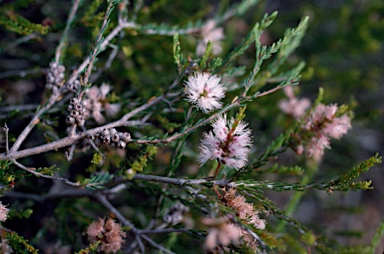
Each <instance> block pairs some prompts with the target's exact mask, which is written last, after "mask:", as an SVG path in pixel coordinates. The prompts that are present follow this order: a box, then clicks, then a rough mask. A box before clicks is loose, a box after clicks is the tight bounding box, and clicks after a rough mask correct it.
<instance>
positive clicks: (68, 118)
mask: <svg viewBox="0 0 384 254" xmlns="http://www.w3.org/2000/svg"><path fill="white" fill-rule="evenodd" d="M65 122H66V123H67V124H68V125H71V124H75V122H76V120H75V118H74V117H72V116H67V118H66V119H65Z"/></svg>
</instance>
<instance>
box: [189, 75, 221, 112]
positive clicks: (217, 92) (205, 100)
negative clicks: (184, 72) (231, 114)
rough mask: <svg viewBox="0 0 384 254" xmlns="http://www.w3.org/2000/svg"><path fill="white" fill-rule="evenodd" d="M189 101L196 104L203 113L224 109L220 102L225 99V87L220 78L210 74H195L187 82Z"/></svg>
mask: <svg viewBox="0 0 384 254" xmlns="http://www.w3.org/2000/svg"><path fill="white" fill-rule="evenodd" d="M186 87H187V91H186V93H187V97H188V101H189V102H191V103H192V104H195V105H196V107H197V108H199V109H201V110H202V111H203V113H205V114H206V113H208V112H210V111H212V110H214V109H219V108H221V107H222V104H221V102H220V100H221V99H222V98H224V96H225V95H224V87H223V86H222V85H221V84H220V78H219V77H217V76H216V75H211V74H209V73H195V74H194V75H193V76H189V78H188V81H186Z"/></svg>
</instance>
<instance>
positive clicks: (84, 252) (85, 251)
mask: <svg viewBox="0 0 384 254" xmlns="http://www.w3.org/2000/svg"><path fill="white" fill-rule="evenodd" d="M100 243H101V241H96V242H94V243H91V244H90V245H89V246H88V247H87V248H85V249H82V250H79V251H78V252H76V254H88V253H94V252H97V247H99V245H100Z"/></svg>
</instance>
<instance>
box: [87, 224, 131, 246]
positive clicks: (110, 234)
mask: <svg viewBox="0 0 384 254" xmlns="http://www.w3.org/2000/svg"><path fill="white" fill-rule="evenodd" d="M87 235H88V240H89V241H90V242H91V243H93V242H96V241H101V244H100V245H99V247H98V250H99V251H104V252H106V253H110V252H113V253H116V252H117V251H118V250H120V249H121V245H122V244H123V242H124V240H123V237H125V232H123V231H122V229H121V226H120V224H118V223H116V222H115V221H114V220H113V219H108V220H107V221H105V220H104V219H101V218H99V219H98V220H97V221H94V222H92V223H91V224H90V225H89V226H88V229H87Z"/></svg>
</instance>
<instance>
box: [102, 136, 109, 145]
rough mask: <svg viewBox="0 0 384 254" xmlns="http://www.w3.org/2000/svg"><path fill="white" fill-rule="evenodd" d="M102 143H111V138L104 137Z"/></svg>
mask: <svg viewBox="0 0 384 254" xmlns="http://www.w3.org/2000/svg"><path fill="white" fill-rule="evenodd" d="M103 143H104V144H109V143H111V136H104V138H103Z"/></svg>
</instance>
